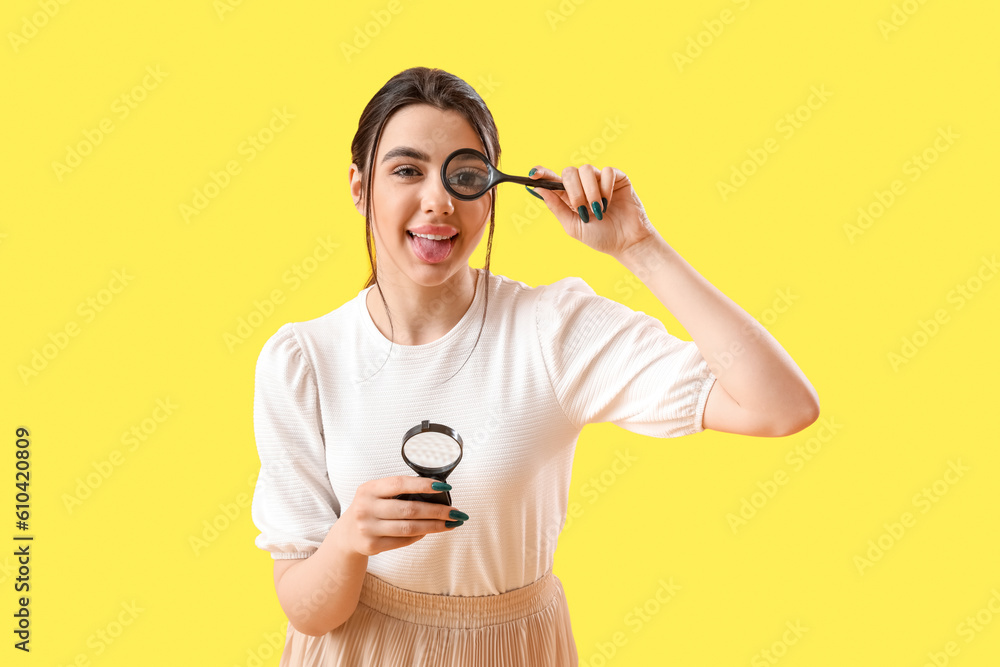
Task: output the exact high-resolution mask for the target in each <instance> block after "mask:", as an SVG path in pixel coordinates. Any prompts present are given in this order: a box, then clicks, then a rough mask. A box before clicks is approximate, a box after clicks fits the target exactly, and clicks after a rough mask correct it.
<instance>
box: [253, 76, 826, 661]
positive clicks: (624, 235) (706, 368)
mask: <svg viewBox="0 0 1000 667" xmlns="http://www.w3.org/2000/svg"><path fill="white" fill-rule="evenodd" d="M460 148H474V149H476V150H478V151H480V152H482V153H484V154H485V155H486V156H487V157H488V158H489V160H490V162H491V163H492V164H493V165H494V166H496V167H498V168H499V162H500V144H499V138H498V133H497V128H496V125H495V124H494V122H493V117H492V115H491V114H490V112H489V110H488V109H487V107H486V105H485V104H484V102H483V100H482V99H481V98H480V97H479V95H478V94H476V92H475V91H474V90H473V89H472V88H471V87H470V86H469V85H468V84H467V83H465V82H464V81H462V80H461V79H459V78H457V77H455V76H453V75H451V74H449V73H447V72H444V71H442V70H439V69H428V68H424V67H414V68H411V69H408V70H406V71H403V72H401V73H399V74H397V75H396V76H394V77H392V78H391V79H390V80H389V81H388V82H387V83H386V84H385V85H384V86H383V87H382V89H381V90H379V91H378V93H377V94H376V95H375V96H374V97H373V98H372V100H371V101H370V102H369V103H368V105H367V107H366V108H365V110H364V112H363V113H362V115H361V119H360V122H359V125H358V131H357V134H356V135H355V137H354V141H353V144H352V147H351V150H352V160H353V164H352V165H351V167H350V170H349V177H350V187H351V194H352V196H353V198H354V202H355V206H356V207H357V209H358V211H359V213H360V214H362V215H363V216H364V218H365V235H366V241H367V246H368V256H369V261H370V263H371V269H372V275H371V277H370V278H369V280H368V284H367V285H366V286H365V287H364V288H363V289H362V290H361V291H360V292H359V293H358V295H357V297H355V298H353V299H351V300H350V301H348V302H346V303H345V304H343V305H341V306H340V307H338V308H336V309H335V310H333V311H331V312H330V313H328V314H326V315H324V316H322V317H319V318H316V319H313V320H309V321H305V322H294V323H289V324H285V325H284V326H282V327H281V328H280V329H278V331H277V332H276V333H275V334H274V335H273V336H272V337H271V338H270V339H269V340H268V341H267V343H266V344H265V345H264V347H263V349H262V351H261V353H260V357H259V359H258V362H257V370H256V380H255V382H256V385H255V392H254V427H255V435H256V441H257V448H258V453H259V455H260V461H261V473H260V476H259V479H258V482H257V487H256V489H255V492H254V497H253V505H252V517H253V521H254V523H255V525H256V526H257V527H258V529H259V530H260V531H261V532H260V535H259V536H258V537H257V539H256V545H257V546H258V547H259V548H261V549H264V550H267V551H268V552H270V553H271V555H272V557H273V558H274V584H275V588H276V591H277V595H278V599H279V601H280V603H281V606H282V609H283V610H284V611H285V613H286V615H287V616H288V619H289V624H288V629H287V637H286V644H285V650H284V653H283V655H282V657H281V665H283V666H292V665H294V666H296V667H300V666H312V665H381V666H382V667H388V666H395V665H406V666H407V667H414V666H416V665H435V667H446V666H449V665H455V666H459V665H462V666H468V665H497V666H500V665H504V666H511V665H539V666H541V665H545V666H546V667H552V666H562V665H576V664H577V662H578V660H577V652H576V646H575V643H574V640H573V633H572V629H571V626H570V619H569V612H568V605H567V600H566V596H565V594H564V592H563V588H562V585H561V583H560V581H559V579H558V578H557V577H556V576H555V575H554V574H553V573H552V558H553V554H554V552H555V549H556V542H557V537H558V535H559V532H560V531H561V529H562V526H563V525H564V523H565V519H566V509H567V504H568V493H569V483H570V471H571V468H572V461H573V452H574V448H575V445H576V441H577V436H578V435H579V433H580V430H581V429H582V428H583V426H584V425H586V424H591V423H600V422H613V423H615V424H618V425H619V426H621V427H623V428H625V429H628V430H630V431H633V432H636V433H641V434H645V435H651V436H654V437H663V438H667V437H676V436H682V435H686V434H691V433H697V432H700V431H702V430H704V429H715V430H719V431H726V432H730V433H744V434H749V435H756V436H781V435H788V434H791V433H794V432H796V431H799V430H801V429H802V428H805V427H806V426H808V425H809V424H811V423H812V422H813V421H815V419H816V417H817V416H818V412H819V402H818V399H817V396H816V392H815V390H814V389H813V387H812V386H811V385H810V383H809V381H808V380H807V379H806V378H805V377H804V376H803V374H802V372H801V371H800V370H799V368H798V367H797V366H796V365H795V363H794V362H793V361H792V359H791V358H790V357H789V356H788V354H786V353H785V351H784V350H783V349H782V348H781V346H780V345H779V344H778V343H777V341H775V339H774V338H772V337H771V335H770V334H769V333H768V332H767V331H766V330H764V329H763V327H761V326H760V325H759V324H758V323H757V322H756V320H754V319H753V318H752V317H750V316H749V315H748V314H747V313H746V312H744V311H743V310H742V309H740V308H739V307H738V306H737V305H736V304H735V303H733V302H732V301H731V300H730V299H728V298H727V297H726V296H725V295H723V294H722V293H721V292H719V291H718V290H717V289H716V288H715V287H713V286H712V285H711V284H710V283H709V282H708V281H707V280H705V279H704V278H703V277H701V276H700V275H699V274H698V273H697V272H696V271H695V270H694V269H693V268H691V266H690V265H688V264H687V263H686V262H685V261H684V260H683V259H682V258H681V257H680V256H679V255H677V254H676V253H675V252H674V251H673V250H672V249H671V247H670V246H669V245H668V244H667V242H666V241H665V240H664V239H663V238H662V237H661V236H660V234H659V233H658V231H657V229H656V228H655V227H653V225H652V224H651V223H650V221H649V219H648V218H647V217H646V214H645V211H644V209H643V207H642V203H641V202H640V200H639V197H638V195H637V194H636V192H635V190H634V189H633V187H632V184H631V182H630V181H629V179H628V177H627V176H626V175H625V174H624V173H623V172H621V171H620V170H618V169H615V168H612V167H605V168H603V169H598V168H596V167H594V166H592V165H589V164H585V165H582V166H580V167H567V168H565V169H563V170H562V172H561V173H558V174H557V173H556V172H553V171H550V170H548V169H546V168H544V167H541V166H539V167H537V168H536V169H534V170H532V174H531V177H532V178H533V179H541V178H544V179H547V180H550V181H560V182H561V183H562V184H563V186H564V187H565V190H551V189H542V188H536V190H537V192H538V194H537V195H536V196H540V197H541V198H542V199H543V200H544V202H545V204H546V206H547V207H548V208H549V210H550V211H551V212H552V213H553V215H554V216H555V218H556V219H557V220H558V221H559V223H560V224H561V225H562V227H563V229H565V230H566V233H567V234H569V235H570V236H571V237H572V238H574V239H576V240H577V241H580V242H582V243H584V244H586V245H587V246H589V247H591V248H593V249H594V250H595V251H598V252H602V253H606V254H609V255H611V256H612V257H615V258H616V259H618V260H619V261H620V262H621V263H622V264H623V265H624V267H626V268H627V269H629V270H630V271H632V272H633V273H635V274H636V275H637V276H638V277H639V278H640V279H642V280H643V281H644V283H645V284H646V285H647V286H648V287H649V288H650V290H651V291H652V292H653V293H654V294H655V295H656V296H657V297H658V298H659V299H660V300H661V301H662V302H663V304H664V305H665V306H666V307H667V308H668V309H669V310H670V312H671V313H673V314H674V315H675V316H676V317H677V319H678V320H679V321H680V322H681V323H682V324H683V325H684V327H685V328H686V329H687V331H688V332H689V333H690V334H691V336H692V337H693V339H694V340H693V341H692V342H685V341H681V340H679V339H677V338H675V337H674V336H672V335H670V334H668V333H667V332H666V330H665V328H664V326H663V324H662V323H661V322H659V321H658V320H656V319H655V318H652V317H650V316H648V315H646V314H644V313H638V312H635V311H632V310H631V309H629V308H627V307H625V306H623V305H621V304H619V303H617V302H615V301H612V300H610V299H606V298H604V297H601V296H599V295H597V294H596V293H595V292H594V291H593V290H592V289H591V288H590V287H589V286H588V285H587V284H586V283H585V282H584V281H583V280H581V279H580V278H575V277H570V278H564V279H562V280H559V281H557V282H555V283H552V284H551V285H541V286H539V287H536V288H532V287H530V286H528V285H526V284H525V283H522V282H519V281H517V280H513V279H510V278H507V277H504V276H502V275H497V274H491V273H490V271H489V254H490V249H491V247H492V240H493V225H494V211H495V204H496V193H497V188H496V187H494V188H493V189H492V190H491V191H489V192H488V193H486V194H484V195H483V196H481V197H480V198H478V199H475V200H472V201H465V200H461V199H458V198H455V197H453V196H451V195H450V194H449V192H448V191H447V190H446V189H445V187H444V184H443V182H442V178H441V167H442V164H443V162H444V160H445V158H446V157H447V156H448V155H449V154H451V153H452V152H453V151H455V150H457V149H460ZM487 222H488V223H489V241H488V245H487V256H486V266H485V267H484V268H482V269H477V268H472V267H470V266H469V264H468V261H469V258H470V256H471V255H472V253H473V251H474V250H475V249H476V247H477V246H478V244H479V242H480V240H481V238H482V236H483V233H484V231H485V230H486V225H487ZM418 235H423V237H420V236H418ZM373 238H374V242H375V257H377V258H378V261H377V263H376V261H375V258H374V257H373V256H372V239H373ZM706 360H711V361H712V363H711V364H710V363H709V362H708V361H706ZM424 420H429V421H431V422H435V423H441V424H445V425H447V426H449V427H451V428H453V429H455V430H456V431H457V432H458V433H459V434H460V435H461V436H462V438H463V457H462V460H461V463H460V465H459V466H458V467H457V468H456V469H455V470H454V472H453V473H452V474H451V476H450V477H449V478H448V483H449V484H446V485H444V487H442V486H441V484H440V483H435V485H434V486H432V482H433V480H431V479H427V478H423V477H417V476H414V475H413V474H412V473H411V471H410V470H409V468H407V466H406V464H405V463H404V461H403V460H402V457H401V455H400V443H401V438H402V436H403V434H404V433H406V432H407V431H408V430H409V429H410V428H412V427H413V426H414V425H417V424H420V423H421V422H422V421H424ZM441 488H445V489H446V490H450V493H451V500H452V503H453V504H452V505H443V504H435V503H431V502H423V501H419V500H402V499H397V498H396V497H395V496H397V495H400V494H405V493H433V492H435V491H440V490H441Z"/></svg>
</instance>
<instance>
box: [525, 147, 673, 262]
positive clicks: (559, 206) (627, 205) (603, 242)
mask: <svg viewBox="0 0 1000 667" xmlns="http://www.w3.org/2000/svg"><path fill="white" fill-rule="evenodd" d="M530 178H532V179H546V180H550V181H559V182H561V183H562V184H563V187H565V188H566V190H565V191H563V190H547V189H545V188H531V186H528V187H529V188H531V189H530V191H531V192H534V193H537V194H538V195H540V196H541V198H542V200H543V201H544V202H545V205H546V206H548V208H549V210H550V211H552V213H553V214H554V215H555V216H556V218H557V219H558V220H559V222H560V224H562V226H563V229H565V230H566V233H567V234H569V235H570V236H572V237H573V238H575V239H576V240H577V241H581V242H583V243H585V244H586V245H588V246H590V247H591V248H593V249H594V250H597V251H599V252H603V253H606V254H608V255H611V256H612V257H614V258H616V259H618V258H620V257H621V255H622V253H623V252H625V250H626V249H628V248H630V247H632V246H633V245H635V244H636V243H639V242H641V241H645V240H646V239H648V238H651V237H654V236H658V235H659V232H657V230H656V228H655V227H653V224H652V223H651V222H650V221H649V218H648V217H647V216H646V209H644V208H643V207H642V202H641V201H639V195H637V194H636V192H635V190H633V189H632V183H631V181H629V179H628V176H626V175H625V173H624V172H623V171H621V170H620V169H616V168H614V167H605V168H604V169H598V168H597V167H595V166H594V165H591V164H585V165H583V166H581V167H579V168H577V167H566V168H565V169H563V171H562V175H561V176H560V175H557V174H556V173H555V172H554V171H552V170H551V169H547V168H545V167H541V166H536V167H535V173H534V174H532V175H531V176H530ZM602 198H604V199H605V200H607V207H606V210H605V207H604V206H603V203H602V201H601V199H602ZM594 202H597V204H596V206H597V210H598V211H600V213H597V212H595V209H594ZM581 206H582V207H584V212H583V213H581V210H580V207H581ZM584 216H586V218H587V220H588V222H584V221H583V218H584Z"/></svg>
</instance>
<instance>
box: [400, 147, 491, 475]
mask: <svg viewBox="0 0 1000 667" xmlns="http://www.w3.org/2000/svg"><path fill="white" fill-rule="evenodd" d="M465 150H473V149H465ZM428 431H434V432H435V433H443V434H445V435H447V436H449V437H450V438H452V439H453V440H454V441H455V442H457V443H458V458H457V459H455V461H454V462H453V463H449V464H448V465H446V466H440V467H438V468H426V467H424V466H421V465H417V464H416V463H413V462H412V461H410V459H409V458H407V456H406V441H407V440H409V439H410V438H412V437H413V436H415V435H417V434H418V433H426V432H428ZM399 453H400V455H401V456H402V457H403V461H405V462H406V465H408V466H410V467H411V468H413V470H415V471H416V472H419V473H421V474H423V475H429V476H434V475H440V474H443V473H448V472H451V471H452V470H454V469H455V467H456V466H457V465H458V464H459V463H460V462H461V460H462V456H463V455H464V454H465V445H464V444H463V443H462V436H460V435H459V434H458V431H456V430H455V429H453V428H451V427H450V426H445V425H444V424H434V423H431V422H430V421H422V422H420V423H419V424H417V425H416V426H414V427H413V428H411V429H410V430H409V431H407V432H406V433H405V434H403V444H402V445H401V446H400V449H399Z"/></svg>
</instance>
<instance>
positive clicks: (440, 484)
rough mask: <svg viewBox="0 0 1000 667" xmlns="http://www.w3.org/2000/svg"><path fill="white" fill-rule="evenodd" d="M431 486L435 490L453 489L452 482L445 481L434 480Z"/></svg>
mask: <svg viewBox="0 0 1000 667" xmlns="http://www.w3.org/2000/svg"><path fill="white" fill-rule="evenodd" d="M431 488H432V489H434V490H435V491H451V484H446V483H445V482H434V483H433V484H431Z"/></svg>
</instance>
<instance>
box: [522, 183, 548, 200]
mask: <svg viewBox="0 0 1000 667" xmlns="http://www.w3.org/2000/svg"><path fill="white" fill-rule="evenodd" d="M524 189H525V190H527V191H528V192H530V193H531V194H532V196H534V197H538V198H539V199H541V200H542V201H545V197H543V196H542V195H540V194H538V193H537V192H535V191H534V190H532V189H531V187H530V186H527V185H525V186H524Z"/></svg>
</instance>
